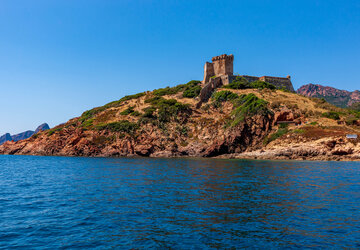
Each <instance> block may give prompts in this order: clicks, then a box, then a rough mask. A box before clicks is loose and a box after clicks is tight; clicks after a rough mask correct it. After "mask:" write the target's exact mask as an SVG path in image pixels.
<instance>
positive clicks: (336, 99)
mask: <svg viewBox="0 0 360 250" xmlns="http://www.w3.org/2000/svg"><path fill="white" fill-rule="evenodd" d="M296 92H297V93H298V94H301V95H304V96H308V97H317V98H324V99H325V100H326V101H328V102H329V103H332V104H334V105H336V106H338V107H342V108H344V107H348V106H351V105H352V104H354V103H356V102H360V91H358V90H356V91H354V92H350V91H346V90H340V89H336V88H333V87H327V86H322V85H319V84H311V83H310V84H307V85H303V86H301V87H300V88H299V89H298V90H297V91H296Z"/></svg>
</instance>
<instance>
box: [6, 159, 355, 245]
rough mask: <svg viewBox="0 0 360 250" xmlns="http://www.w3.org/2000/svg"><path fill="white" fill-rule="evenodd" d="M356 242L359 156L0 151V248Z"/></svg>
mask: <svg viewBox="0 0 360 250" xmlns="http://www.w3.org/2000/svg"><path fill="white" fill-rule="evenodd" d="M16 247H17V248H24V249H33V248H37V249H39V248H40V249H54V248H56V249H57V248H69V249H74V248H91V249H93V248H95V249H96V248H98V249H109V248H119V249H129V248H134V249H139V248H140V249H144V248H157V249H159V248H160V249H165V248H174V249H212V248H214V249H215V248H258V249H259V248H260V249H263V248H354V249H355V248H360V163H354V162H285V161H243V160H206V159H148V158H135V159H131V158H121V159H113V158H70V157H37V156H0V248H2V249H9V248H16Z"/></svg>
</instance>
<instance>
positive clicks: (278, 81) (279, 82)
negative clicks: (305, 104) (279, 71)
mask: <svg viewBox="0 0 360 250" xmlns="http://www.w3.org/2000/svg"><path fill="white" fill-rule="evenodd" d="M259 80H260V81H264V82H268V83H271V84H273V85H275V86H276V87H278V88H285V89H287V90H289V91H291V92H295V90H294V87H293V85H292V83H291V79H290V76H287V77H286V78H285V77H273V76H262V77H260V78H259Z"/></svg>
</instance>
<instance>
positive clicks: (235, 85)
mask: <svg viewBox="0 0 360 250" xmlns="http://www.w3.org/2000/svg"><path fill="white" fill-rule="evenodd" d="M224 88H228V89H271V90H273V89H276V87H275V85H273V84H270V83H268V82H263V81H260V80H257V81H254V82H250V83H249V82H248V81H247V80H246V79H245V78H243V77H241V76H237V77H236V79H235V80H234V81H232V82H231V83H230V84H228V85H226V86H224Z"/></svg>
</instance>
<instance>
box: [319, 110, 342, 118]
mask: <svg viewBox="0 0 360 250" xmlns="http://www.w3.org/2000/svg"><path fill="white" fill-rule="evenodd" d="M321 116H322V117H326V118H329V119H333V120H340V115H339V113H338V112H335V111H329V112H324V113H322V115H321Z"/></svg>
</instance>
